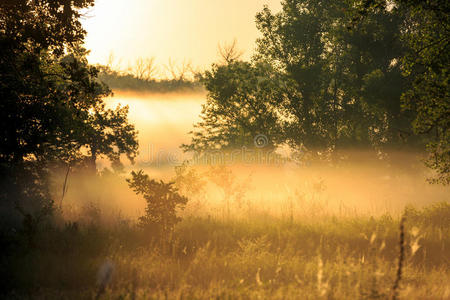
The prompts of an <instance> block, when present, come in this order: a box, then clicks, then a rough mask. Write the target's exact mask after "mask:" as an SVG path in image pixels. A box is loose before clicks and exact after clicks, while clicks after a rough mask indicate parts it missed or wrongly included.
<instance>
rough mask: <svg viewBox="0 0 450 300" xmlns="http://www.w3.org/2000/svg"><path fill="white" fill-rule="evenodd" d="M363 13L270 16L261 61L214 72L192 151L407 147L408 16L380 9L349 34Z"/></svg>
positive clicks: (293, 11)
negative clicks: (261, 144)
mask: <svg viewBox="0 0 450 300" xmlns="http://www.w3.org/2000/svg"><path fill="white" fill-rule="evenodd" d="M355 8H356V6H355V2H354V1H338V2H336V1H331V0H330V1H318V0H284V1H283V2H282V10H281V11H280V12H278V13H272V12H271V11H270V10H269V8H267V7H265V8H264V9H263V10H262V11H261V12H260V13H258V14H257V16H256V25H257V27H258V29H259V31H260V32H261V38H260V39H258V41H257V52H256V53H255V55H254V57H253V59H252V61H251V62H250V63H246V62H237V61H232V62H229V63H227V64H225V65H222V66H213V68H212V71H209V72H206V76H204V84H205V86H206V89H207V91H208V92H209V94H208V102H207V104H206V106H205V107H204V110H203V114H202V118H203V120H202V122H200V123H199V124H197V127H198V128H199V130H197V131H196V132H195V133H194V136H193V139H192V143H191V145H190V146H189V147H186V148H185V149H187V150H196V149H198V148H208V147H209V148H213V147H217V145H221V147H223V146H224V145H235V144H237V143H236V140H237V136H246V137H247V140H246V141H247V142H246V143H247V144H248V143H249V137H251V136H254V135H255V134H256V133H258V132H259V133H264V134H266V135H267V138H268V140H269V141H273V142H272V143H273V146H276V145H279V144H282V143H286V144H288V145H289V146H290V147H291V148H292V149H294V150H301V151H308V152H309V153H312V154H317V155H320V156H321V154H323V153H333V152H335V151H336V150H339V149H345V148H350V147H352V148H354V147H366V148H368V147H375V148H378V150H386V149H387V148H389V147H398V146H399V145H402V143H403V142H404V141H405V139H406V138H407V137H408V135H409V134H410V131H411V125H410V123H411V116H410V115H409V114H408V113H405V112H402V111H401V108H400V106H401V102H400V96H401V94H402V92H403V91H405V90H406V88H407V87H408V84H409V82H408V80H406V79H405V78H404V77H403V76H402V74H401V69H400V64H399V60H400V58H401V57H402V56H403V54H404V52H405V48H406V47H405V46H404V45H403V44H402V42H401V40H400V32H401V28H402V24H403V17H402V15H401V14H399V13H397V11H395V12H387V11H381V10H380V11H376V12H373V13H371V14H370V17H368V18H367V19H366V20H365V21H364V22H360V23H359V24H358V25H357V26H355V27H354V28H352V30H348V28H347V27H348V24H349V23H350V20H351V18H352V10H354V9H355ZM244 66H246V68H243V67H244ZM262 68H263V69H262ZM244 70H245V72H244ZM261 70H265V71H264V72H261ZM249 99H250V100H251V101H250V103H251V105H250V106H249V105H248V103H249ZM255 107H257V108H258V109H261V112H260V111H258V110H254V109H253V108H255ZM244 145H245V143H244Z"/></svg>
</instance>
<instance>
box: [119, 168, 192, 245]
mask: <svg viewBox="0 0 450 300" xmlns="http://www.w3.org/2000/svg"><path fill="white" fill-rule="evenodd" d="M131 176H132V178H131V179H127V182H128V185H129V186H130V188H131V189H133V191H134V192H135V193H136V194H138V195H142V196H143V197H144V199H145V200H146V201H147V207H146V209H145V215H144V216H142V217H140V218H139V223H140V225H141V226H142V227H143V228H144V229H146V230H147V231H149V232H150V233H152V235H153V236H154V237H156V238H163V237H165V238H167V237H169V236H170V235H171V233H172V231H173V227H174V226H175V224H177V223H178V222H180V221H181V218H180V217H178V216H177V214H176V213H177V210H178V209H184V207H185V206H186V203H187V202H188V199H187V198H186V197H184V196H181V195H180V194H179V193H178V190H177V189H176V188H174V187H173V184H174V183H173V182H169V183H164V182H163V181H162V180H161V181H159V182H158V181H156V180H153V179H150V178H149V177H148V175H146V174H144V172H143V171H142V170H141V171H139V172H137V173H136V172H134V171H133V172H131Z"/></svg>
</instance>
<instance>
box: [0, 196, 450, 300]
mask: <svg viewBox="0 0 450 300" xmlns="http://www.w3.org/2000/svg"><path fill="white" fill-rule="evenodd" d="M407 215H408V216H410V217H408V218H406V219H400V218H397V217H395V216H391V215H383V216H381V217H377V218H373V217H369V216H354V217H350V216H349V217H346V218H342V217H339V218H338V217H336V216H326V215H324V216H321V217H317V218H316V219H315V220H311V219H301V218H294V219H293V220H291V218H290V217H289V216H285V217H275V216H270V215H253V216H251V217H248V218H219V217H217V218H215V217H196V216H191V217H186V218H185V219H184V220H183V221H182V222H180V223H179V224H177V225H176V227H175V230H174V233H173V238H172V242H171V243H170V247H161V246H160V243H157V242H156V241H155V239H154V237H152V236H150V235H149V234H147V233H146V232H145V231H144V230H142V229H140V228H139V227H137V226H135V225H134V224H133V223H132V222H124V221H120V222H119V221H118V222H117V223H116V224H113V225H108V226H104V225H101V223H100V222H98V223H96V222H95V221H92V220H91V221H90V222H89V223H85V224H82V223H80V224H78V225H74V223H71V224H66V225H65V226H61V227H59V228H52V229H51V230H50V229H49V228H47V229H46V230H42V231H40V232H39V233H38V236H37V237H36V241H37V242H36V244H35V247H34V248H32V249H26V250H25V248H24V247H22V243H23V242H24V241H23V240H21V235H20V234H17V235H12V236H10V238H11V239H12V242H13V243H12V244H13V245H14V246H12V248H11V249H10V251H9V252H8V253H9V254H8V256H7V257H6V258H2V261H1V266H2V270H8V271H9V276H8V277H6V278H8V280H6V281H3V282H2V283H1V284H2V288H1V291H2V293H3V295H2V298H5V299H15V298H23V297H32V298H33V299H51V298H60V299H82V298H83V299H89V298H91V299H93V298H95V296H98V298H99V299H182V298H183V299H186V298H190V299H211V298H217V299H255V298H263V299H264V298H265V299H267V298H271V299H386V298H389V297H391V295H393V286H394V283H396V284H395V288H394V291H395V293H394V295H395V297H397V299H446V298H448V297H450V286H449V282H450V271H449V264H450V262H449V260H448V250H449V249H450V227H449V226H448V222H449V219H450V205H449V204H448V203H439V204H436V205H434V206H431V207H426V208H424V209H421V210H418V209H414V208H412V207H409V208H408V209H407ZM401 224H403V225H402V226H404V229H403V230H402V231H401V232H403V237H404V242H400V245H404V247H403V250H401V251H402V252H401V253H404V256H403V258H402V259H401V263H400V262H399V228H400V225H401ZM105 262H107V264H108V263H110V264H111V265H113V266H114V268H113V272H112V276H111V278H110V281H108V282H107V284H106V283H105V284H104V285H102V283H101V282H102V281H100V284H99V281H98V280H97V276H98V274H99V270H101V268H102V267H103V268H104V266H105ZM399 264H401V268H399ZM399 269H401V277H399ZM3 278H5V277H3ZM400 279H401V281H400ZM105 282H106V281H105ZM99 291H101V293H100V292H99Z"/></svg>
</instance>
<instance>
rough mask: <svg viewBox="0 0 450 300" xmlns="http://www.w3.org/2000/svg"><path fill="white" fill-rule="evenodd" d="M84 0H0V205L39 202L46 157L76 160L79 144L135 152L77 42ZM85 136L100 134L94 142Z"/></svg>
mask: <svg viewBox="0 0 450 300" xmlns="http://www.w3.org/2000/svg"><path fill="white" fill-rule="evenodd" d="M92 5H93V1H91V0H77V1H73V0H55V1H53V0H52V1H50V0H40V1H25V0H23V1H22V0H20V1H2V2H1V3H0V97H1V98H2V101H1V103H0V122H1V131H0V140H1V143H0V174H1V178H0V181H1V184H2V186H1V191H0V202H1V203H2V206H5V205H6V206H8V207H12V206H13V204H12V203H13V202H16V203H17V205H22V204H24V202H29V203H30V204H32V205H31V206H36V207H37V209H39V207H47V205H43V203H49V202H50V197H49V190H48V188H49V183H48V180H49V176H48V175H49V171H50V167H51V165H52V164H54V163H55V162H56V163H61V162H64V163H75V162H77V161H81V160H84V159H85V158H86V151H84V150H85V149H86V148H87V149H88V150H90V151H91V150H93V149H95V150H94V151H93V152H94V153H96V155H97V156H98V155H106V156H108V157H109V158H110V159H112V160H114V161H117V158H118V155H120V153H126V154H127V155H128V156H129V157H130V158H132V157H133V156H134V153H135V152H136V149H137V146H136V145H137V142H136V132H135V130H134V127H133V126H132V125H130V124H128V122H127V120H126V109H120V108H119V109H118V110H116V111H113V110H108V109H106V108H105V105H104V102H103V98H104V97H105V96H107V95H109V94H110V90H109V89H108V87H107V86H105V85H104V84H102V83H100V82H99V81H98V79H97V76H98V69H97V68H95V67H93V66H90V65H89V64H88V63H87V60H86V58H85V56H86V53H87V52H86V50H84V49H83V48H81V47H80V44H81V43H82V42H83V38H84V34H85V32H84V30H83V28H82V27H81V23H80V22H79V18H80V16H81V15H80V12H79V11H80V9H83V8H87V7H90V6H92ZM88 133H89V134H91V135H90V136H89V137H88V136H87V135H88ZM93 136H96V137H100V139H97V140H96V142H97V144H95V143H94V142H93V141H92V137H93ZM91 154H92V151H91ZM25 174H26V176H24V175H25ZM41 204H42V205H41ZM28 207H29V206H27V208H28Z"/></svg>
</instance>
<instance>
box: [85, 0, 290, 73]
mask: <svg viewBox="0 0 450 300" xmlns="http://www.w3.org/2000/svg"><path fill="white" fill-rule="evenodd" d="M265 4H267V5H269V7H270V8H271V9H273V10H275V11H277V10H279V9H280V7H281V6H280V0H127V1H125V0H97V1H96V6H95V8H93V9H91V10H89V11H88V12H87V16H86V17H85V19H84V21H83V25H84V27H85V29H86V30H87V32H88V35H87V38H86V47H87V48H88V49H89V50H91V54H90V56H89V60H90V62H91V63H106V62H107V60H108V56H109V54H110V53H113V54H114V56H115V58H116V60H117V61H116V62H118V61H119V60H121V67H122V68H126V67H127V66H128V65H129V64H130V63H131V64H132V63H133V62H134V61H135V59H136V58H137V57H143V58H146V57H155V59H156V62H157V64H158V65H162V64H167V62H168V60H169V58H171V59H172V60H174V61H175V62H177V63H181V62H183V61H184V60H185V61H190V62H192V65H193V66H196V67H200V68H206V67H208V66H209V65H210V64H211V63H212V62H214V61H217V57H218V54H217V47H218V44H219V43H222V44H223V43H231V42H232V41H233V39H236V40H237V43H238V48H239V49H240V50H243V51H244V58H248V57H250V56H251V54H252V52H253V49H254V42H255V39H256V38H257V36H258V31H257V29H256V26H255V14H256V13H257V12H258V11H260V10H261V9H262V8H263V5H265Z"/></svg>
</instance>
